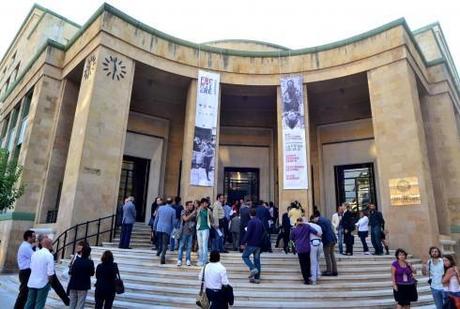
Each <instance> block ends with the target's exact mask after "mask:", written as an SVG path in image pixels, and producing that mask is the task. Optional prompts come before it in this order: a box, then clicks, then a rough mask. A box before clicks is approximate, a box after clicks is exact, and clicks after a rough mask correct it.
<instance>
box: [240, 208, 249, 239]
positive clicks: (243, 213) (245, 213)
mask: <svg viewBox="0 0 460 309" xmlns="http://www.w3.org/2000/svg"><path fill="white" fill-rule="evenodd" d="M250 209H251V207H250V206H249V205H248V204H247V203H246V204H242V205H241V208H240V245H242V244H243V243H242V242H241V241H242V240H243V238H244V234H246V227H247V226H248V223H249V220H251V216H250V214H249V211H250Z"/></svg>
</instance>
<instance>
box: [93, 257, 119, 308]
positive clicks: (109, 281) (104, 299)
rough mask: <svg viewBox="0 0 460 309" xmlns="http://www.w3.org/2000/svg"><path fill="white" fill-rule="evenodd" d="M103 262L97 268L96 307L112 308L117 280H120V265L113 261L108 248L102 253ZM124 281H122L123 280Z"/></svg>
mask: <svg viewBox="0 0 460 309" xmlns="http://www.w3.org/2000/svg"><path fill="white" fill-rule="evenodd" d="M101 262H102V263H101V264H99V265H97V268H96V279H97V281H96V291H95V293H94V296H95V300H96V306H95V308H96V309H102V308H104V309H110V308H112V304H113V301H114V299H115V292H116V290H117V289H116V281H117V280H119V281H121V280H120V278H119V271H118V266H117V264H116V263H114V262H113V254H112V252H111V251H109V250H107V251H105V252H104V253H103V254H102V257H101ZM121 282H122V281H121Z"/></svg>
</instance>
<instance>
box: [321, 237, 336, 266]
mask: <svg viewBox="0 0 460 309" xmlns="http://www.w3.org/2000/svg"><path fill="white" fill-rule="evenodd" d="M334 248H335V243H333V242H332V243H329V244H327V245H324V247H323V251H324V258H325V260H326V269H327V270H326V271H327V272H328V273H337V262H336V261H335V254H334Z"/></svg>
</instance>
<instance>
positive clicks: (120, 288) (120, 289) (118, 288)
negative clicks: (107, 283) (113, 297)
mask: <svg viewBox="0 0 460 309" xmlns="http://www.w3.org/2000/svg"><path fill="white" fill-rule="evenodd" d="M116 267H117V277H116V278H115V292H116V293H117V294H123V293H124V292H125V285H124V284H123V280H121V276H120V271H119V270H118V266H116Z"/></svg>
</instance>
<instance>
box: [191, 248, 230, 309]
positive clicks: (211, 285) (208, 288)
mask: <svg viewBox="0 0 460 309" xmlns="http://www.w3.org/2000/svg"><path fill="white" fill-rule="evenodd" d="M199 278H200V280H201V289H200V294H199V295H198V297H197V304H198V305H199V306H200V305H201V308H205V307H206V302H208V304H209V305H210V307H209V308H210V309H227V308H228V304H229V302H230V303H233V300H232V298H233V297H232V296H233V295H227V294H228V289H227V292H226V291H225V290H224V287H226V286H229V285H230V283H229V282H228V277H227V270H226V269H225V267H224V265H222V263H221V262H220V253H219V251H212V252H211V254H210V256H209V263H208V264H206V265H204V266H203V269H202V270H201V271H200V275H199ZM204 295H206V298H207V300H206V299H204V297H205V296H204Z"/></svg>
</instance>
